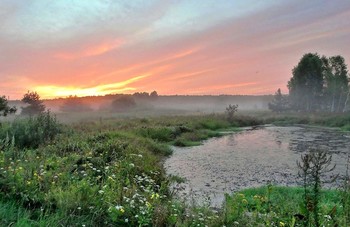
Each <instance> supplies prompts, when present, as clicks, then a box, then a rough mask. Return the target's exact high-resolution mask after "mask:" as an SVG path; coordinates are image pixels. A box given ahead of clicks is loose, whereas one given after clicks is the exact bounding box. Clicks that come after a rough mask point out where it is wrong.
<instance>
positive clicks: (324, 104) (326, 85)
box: [288, 53, 350, 112]
mask: <svg viewBox="0 0 350 227" xmlns="http://www.w3.org/2000/svg"><path fill="white" fill-rule="evenodd" d="M288 88H289V99H290V104H291V108H293V109H294V110H297V111H306V112H312V111H327V112H345V111H347V109H348V101H349V97H350V91H349V76H348V70H347V66H346V64H345V59H344V58H343V57H342V56H339V55H338V56H333V57H329V58H327V57H325V56H323V57H322V58H321V57H320V56H319V55H318V54H317V53H316V54H312V53H308V54H305V55H304V56H303V57H302V58H301V60H300V62H299V63H298V65H297V66H296V67H294V69H293V76H292V78H291V79H290V81H289V82H288Z"/></svg>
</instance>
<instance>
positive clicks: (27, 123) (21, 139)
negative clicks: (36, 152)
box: [0, 111, 61, 148]
mask: <svg viewBox="0 0 350 227" xmlns="http://www.w3.org/2000/svg"><path fill="white" fill-rule="evenodd" d="M60 131H61V126H60V124H59V123H58V121H57V120H56V117H55V116H53V115H52V114H51V113H50V111H47V112H44V113H40V114H38V115H36V116H33V117H29V118H26V119H17V120H15V121H14V122H12V123H11V124H10V125H8V126H7V127H2V128H1V131H0V136H1V137H0V138H6V137H7V136H12V137H14V141H15V145H16V147H19V148H37V147H38V146H39V145H40V144H43V143H45V142H47V141H51V140H53V138H54V137H55V136H56V135H57V134H58V133H59V132H60Z"/></svg>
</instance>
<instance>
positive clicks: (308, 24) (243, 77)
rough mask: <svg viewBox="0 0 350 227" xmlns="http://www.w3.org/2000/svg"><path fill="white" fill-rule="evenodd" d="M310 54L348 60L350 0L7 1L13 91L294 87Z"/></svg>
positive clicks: (5, 80)
mask: <svg viewBox="0 0 350 227" xmlns="http://www.w3.org/2000/svg"><path fill="white" fill-rule="evenodd" d="M309 52H311V53H319V54H320V55H326V56H334V55H342V56H343V57H344V58H345V61H346V63H347V64H349V62H350V1H349V0H332V1H329V0H308V1H304V0H264V1H261V0H143V1H141V0H118V1H116V0H55V1H53V0H0V95H6V96H9V97H10V99H20V98H21V97H23V94H24V93H26V92H27V91H28V90H30V91H37V92H38V93H39V94H40V96H41V97H42V98H54V97H66V96H69V95H77V96H89V95H105V94H115V93H127V94H132V93H134V92H143V91H145V92H152V91H153V90H156V91H157V92H158V94H160V95H175V94H179V95H183V94H185V95H219V94H241V95H264V94H273V93H275V91H276V90H277V89H278V88H281V90H282V92H283V93H288V89H287V86H286V84H287V82H288V80H289V79H290V78H291V76H292V73H291V71H292V69H293V67H294V66H296V65H297V64H298V62H299V60H300V59H301V57H302V56H303V55H304V54H306V53H309Z"/></svg>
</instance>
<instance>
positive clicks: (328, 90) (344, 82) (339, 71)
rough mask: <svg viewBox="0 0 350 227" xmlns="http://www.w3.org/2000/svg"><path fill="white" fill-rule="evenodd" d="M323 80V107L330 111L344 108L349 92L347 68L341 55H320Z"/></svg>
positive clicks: (339, 110) (338, 110)
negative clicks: (324, 102)
mask: <svg viewBox="0 0 350 227" xmlns="http://www.w3.org/2000/svg"><path fill="white" fill-rule="evenodd" d="M322 61H323V67H324V80H325V86H324V87H325V91H324V93H325V101H326V105H325V108H326V109H328V110H329V111H330V112H341V111H343V110H344V109H345V107H346V106H345V104H346V100H347V96H348V93H349V79H348V70H347V66H346V64H345V59H344V58H343V57H342V56H339V55H338V56H333V57H330V58H327V57H325V56H323V57H322Z"/></svg>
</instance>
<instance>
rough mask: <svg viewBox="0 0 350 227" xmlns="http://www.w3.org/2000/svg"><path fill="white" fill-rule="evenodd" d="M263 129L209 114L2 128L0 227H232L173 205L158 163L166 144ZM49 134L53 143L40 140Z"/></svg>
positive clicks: (210, 214)
mask: <svg viewBox="0 0 350 227" xmlns="http://www.w3.org/2000/svg"><path fill="white" fill-rule="evenodd" d="M263 123H264V121H263V120H258V119H256V118H254V117H249V116H248V117H247V116H237V117H236V118H235V119H234V120H233V121H231V122H229V121H227V120H226V119H225V117H224V116H223V115H214V114H213V115H196V116H175V117H156V118H137V119H99V120H96V121H84V122H80V123H75V124H72V125H60V124H56V123H55V122H53V120H52V119H51V118H50V117H48V116H46V117H44V118H40V119H32V120H30V121H26V120H21V121H19V122H16V123H15V124H11V123H4V124H3V125H2V127H1V129H0V135H1V136H2V138H4V139H3V140H2V146H1V152H0V165H1V166H0V168H1V169H0V196H1V207H3V208H4V209H2V210H1V212H0V217H1V219H0V225H4V226H8V225H12V224H17V225H22V226H26V225H27V226H60V225H62V226H116V225H117V226H118V225H119V226H135V225H136V226H164V225H166V226H206V225H207V226H222V225H224V224H226V225H232V224H233V222H231V220H230V221H229V222H227V220H226V219H225V218H224V216H223V215H224V213H222V211H220V212H216V211H215V210H212V209H209V208H208V207H207V206H193V204H186V203H183V202H181V201H178V200H176V199H174V198H173V194H172V191H171V190H170V187H169V185H170V184H172V183H174V182H181V180H182V179H181V178H179V177H168V176H167V175H166V174H165V171H164V168H163V166H162V161H163V160H164V158H165V157H168V155H169V154H171V152H172V151H171V149H170V147H169V146H171V145H178V146H189V145H198V144H200V143H203V140H205V139H208V138H211V137H215V136H221V135H222V134H221V133H220V131H221V130H223V129H229V130H235V129H237V127H243V126H252V125H261V124H263ZM56 126H57V127H59V130H56ZM34 129H35V130H34ZM44 129H45V130H47V133H44V134H43V133H41V132H42V130H44ZM28 130H29V131H28ZM34 131H35V134H33V132H34ZM13 132H16V134H15V135H16V138H15V137H11V135H12V134H11V133H13ZM51 133H52V135H54V136H53V138H52V139H51V138H47V139H46V140H45V138H46V137H45V136H46V135H51ZM57 133H58V134H57ZM6 135H9V136H8V137H7V136H6ZM31 136H36V137H35V138H37V139H32V138H33V137H31ZM14 138H15V139H14ZM221 138H222V137H221ZM32 142H35V144H31V143H32ZM204 143H205V142H204ZM15 214H16V215H15ZM22 214H23V216H22Z"/></svg>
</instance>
